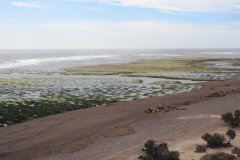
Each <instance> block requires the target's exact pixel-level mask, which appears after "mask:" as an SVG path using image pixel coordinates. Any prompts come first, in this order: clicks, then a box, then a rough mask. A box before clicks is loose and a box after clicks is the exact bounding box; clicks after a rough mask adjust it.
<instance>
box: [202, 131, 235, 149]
mask: <svg viewBox="0 0 240 160" xmlns="http://www.w3.org/2000/svg"><path fill="white" fill-rule="evenodd" d="M226 135H227V136H228V137H229V140H228V141H227V140H226V138H225V137H224V135H221V134H219V133H214V134H213V135H211V134H209V133H205V134H204V135H203V136H202V139H203V140H205V141H206V142H207V146H208V147H211V148H216V147H230V146H231V140H233V139H234V138H235V137H236V132H235V131H234V130H233V129H229V130H228V131H227V132H226Z"/></svg>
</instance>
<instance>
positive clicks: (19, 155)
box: [0, 80, 240, 160]
mask: <svg viewBox="0 0 240 160" xmlns="http://www.w3.org/2000/svg"><path fill="white" fill-rule="evenodd" d="M201 86H202V88H201V89H195V90H193V91H190V92H185V93H180V94H175V95H166V96H162V97H153V98H148V99H144V100H136V101H131V102H121V103H116V104H113V105H107V106H99V107H95V108H88V109H84V110H77V111H72V112H67V113H63V114H58V115H54V116H49V117H45V118H41V119H36V120H32V121H28V122H24V123H20V124H16V125H12V126H9V127H5V128H0V159H1V160H131V159H132V160H135V159H137V157H138V156H139V154H140V150H141V148H142V146H143V144H144V143H145V142H146V141H147V140H149V139H154V140H155V141H157V142H159V143H160V142H167V143H168V144H169V147H170V149H172V150H178V151H180V153H181V159H183V160H192V159H196V160H197V159H199V157H201V156H202V155H203V154H197V153H194V150H195V146H196V144H204V141H203V140H201V136H202V135H203V134H204V133H205V132H223V133H224V132H225V131H226V130H227V129H228V126H227V125H226V124H225V123H224V122H222V121H221V120H220V114H222V113H225V112H227V111H234V110H236V109H240V106H239V104H240V81H239V80H234V81H221V82H207V83H201ZM152 106H162V107H163V106H164V107H177V108H181V109H183V110H176V109H175V110H171V111H169V112H160V113H145V112H144V110H145V109H147V108H149V107H152ZM237 132H239V133H240V131H237ZM239 133H238V134H239ZM239 135H240V134H239ZM239 137H240V136H239ZM237 140H238V141H239V139H237ZM233 143H234V144H235V143H236V142H235V141H234V142H233ZM236 145H240V144H237V143H236ZM208 152H213V151H212V150H208Z"/></svg>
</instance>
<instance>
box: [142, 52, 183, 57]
mask: <svg viewBox="0 0 240 160" xmlns="http://www.w3.org/2000/svg"><path fill="white" fill-rule="evenodd" d="M140 56H149V57H151V56H164V57H179V56H182V55H179V54H157V53H156V54H140Z"/></svg>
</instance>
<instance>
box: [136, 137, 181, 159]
mask: <svg viewBox="0 0 240 160" xmlns="http://www.w3.org/2000/svg"><path fill="white" fill-rule="evenodd" d="M179 156H180V155H179V152H177V151H169V149H168V145H167V144H166V143H162V144H159V145H157V144H156V142H155V141H153V140H149V141H147V142H146V143H145V145H144V148H143V149H142V155H141V156H139V158H138V159H140V160H179Z"/></svg>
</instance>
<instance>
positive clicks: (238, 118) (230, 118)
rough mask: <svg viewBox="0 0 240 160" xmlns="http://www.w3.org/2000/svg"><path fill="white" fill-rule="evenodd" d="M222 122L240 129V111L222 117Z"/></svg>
mask: <svg viewBox="0 0 240 160" xmlns="http://www.w3.org/2000/svg"><path fill="white" fill-rule="evenodd" d="M222 120H223V121H224V122H226V123H228V124H230V125H231V126H232V127H239V126H240V110H236V111H235V112H234V114H233V113H231V112H228V113H225V114H223V115H222Z"/></svg>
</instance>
